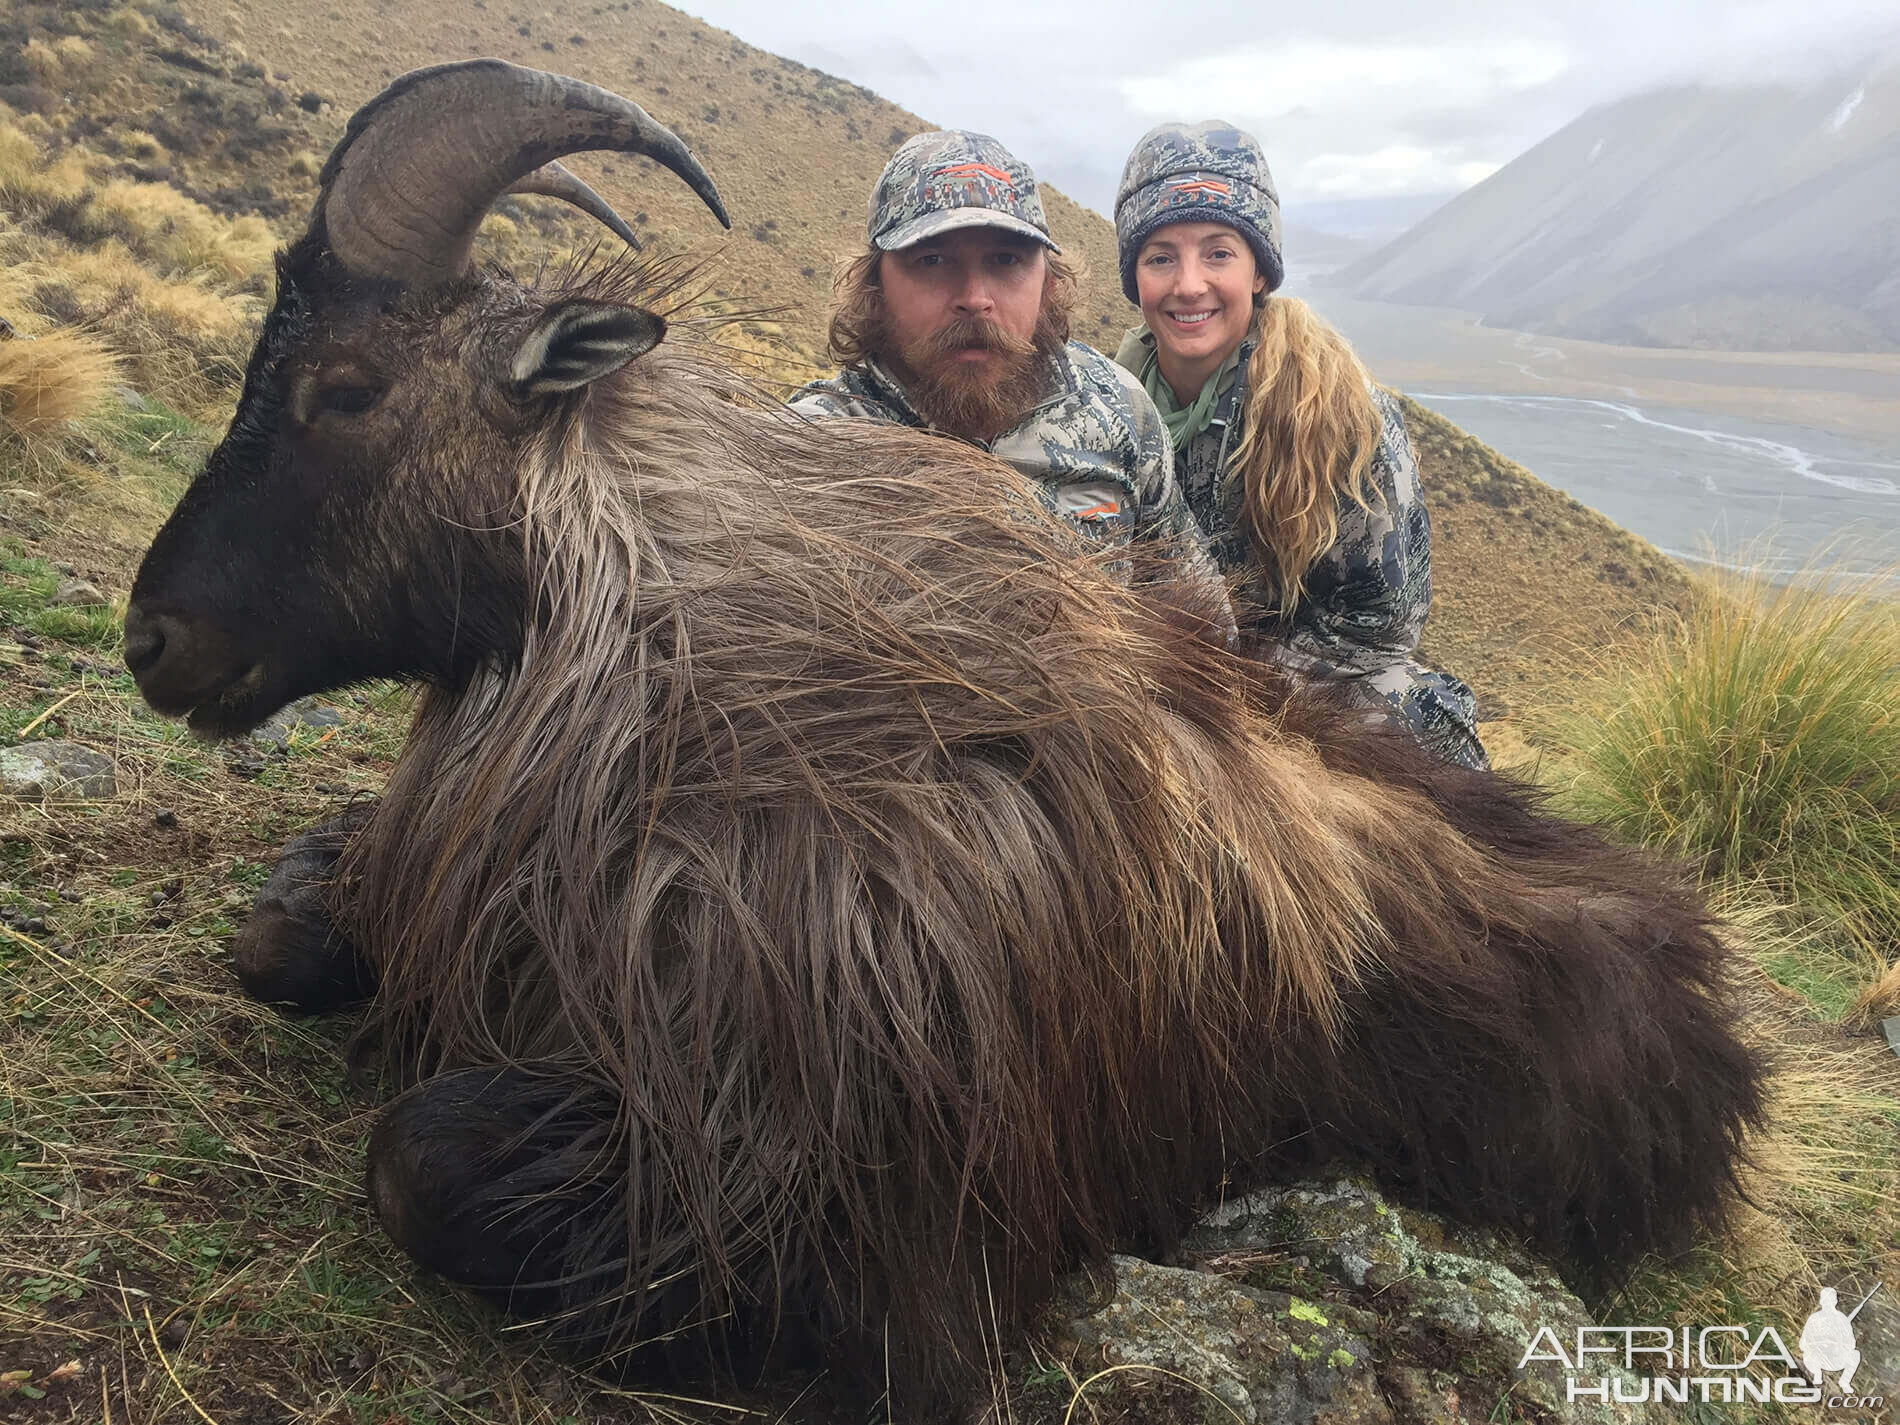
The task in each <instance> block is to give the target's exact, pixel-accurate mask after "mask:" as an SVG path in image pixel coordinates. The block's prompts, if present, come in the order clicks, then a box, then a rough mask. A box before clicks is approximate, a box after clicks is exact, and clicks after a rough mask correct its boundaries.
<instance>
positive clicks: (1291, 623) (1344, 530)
mask: <svg viewBox="0 0 1900 1425" xmlns="http://www.w3.org/2000/svg"><path fill="white" fill-rule="evenodd" d="M1152 341H1153V338H1152V337H1151V336H1149V335H1148V333H1147V331H1146V329H1145V328H1137V329H1135V330H1134V331H1132V332H1130V333H1129V334H1128V336H1127V338H1126V339H1125V340H1124V341H1123V342H1122V345H1121V348H1120V350H1118V351H1117V352H1116V357H1115V359H1116V361H1117V362H1119V363H1120V364H1121V365H1123V366H1124V367H1126V368H1130V369H1133V370H1139V369H1140V368H1141V366H1142V365H1143V364H1145V362H1146V359H1147V354H1148V350H1149V344H1150V343H1151V342H1152ZM1253 346H1254V344H1253V342H1252V341H1251V340H1248V341H1244V342H1242V343H1241V345H1240V347H1239V349H1238V351H1237V352H1236V353H1235V354H1234V356H1233V357H1232V358H1230V361H1231V363H1232V369H1233V371H1234V372H1235V373H1236V375H1237V376H1238V377H1240V378H1241V379H1236V380H1235V381H1234V382H1233V383H1232V385H1231V386H1230V387H1229V388H1228V389H1227V391H1226V392H1225V393H1224V394H1223V395H1222V396H1221V398H1220V400H1219V402H1218V403H1217V404H1216V407H1215V411H1214V418H1213V420H1211V421H1210V422H1209V423H1208V426H1207V428H1206V429H1205V430H1203V431H1202V432H1201V433H1200V434H1199V435H1197V436H1194V437H1192V438H1191V439H1189V440H1186V441H1184V442H1182V446H1181V449H1180V450H1178V451H1176V452H1175V477H1176V480H1177V481H1178V483H1179V484H1180V487H1181V493H1182V496H1183V497H1184V498H1185V499H1186V501H1187V505H1188V509H1189V510H1190V511H1191V512H1192V514H1193V516H1194V519H1195V521H1196V522H1197V523H1198V524H1199V525H1200V526H1201V529H1202V530H1203V531H1204V532H1205V533H1206V534H1207V536H1208V541H1207V543H1208V549H1209V551H1210V552H1211V553H1212V554H1213V556H1214V560H1215V563H1216V564H1217V565H1218V567H1219V568H1220V570H1221V572H1222V573H1223V574H1227V575H1230V576H1237V577H1239V578H1240V579H1241V580H1242V581H1243V582H1242V585H1241V587H1242V588H1243V589H1244V590H1245V591H1246V593H1247V594H1248V595H1249V596H1250V597H1249V598H1248V599H1247V600H1246V601H1244V602H1243V603H1242V604H1240V605H1239V606H1238V607H1237V609H1236V612H1237V613H1238V614H1239V616H1240V619H1241V632H1242V634H1243V635H1244V636H1247V637H1248V638H1250V639H1257V640H1259V641H1260V643H1261V644H1263V645H1264V646H1266V647H1267V648H1268V649H1269V650H1270V651H1269V654H1268V656H1270V657H1271V658H1272V659H1273V661H1274V662H1276V663H1279V664H1281V665H1282V666H1284V667H1286V668H1287V669H1289V670H1290V671H1292V672H1294V673H1296V674H1298V675H1300V676H1302V677H1308V678H1324V679H1327V680H1328V681H1331V682H1335V683H1337V684H1339V685H1340V686H1342V687H1343V688H1345V689H1347V690H1348V695H1349V696H1350V697H1351V699H1352V700H1353V701H1354V702H1355V703H1358V704H1360V705H1361V706H1364V707H1367V708H1373V709H1377V710H1379V711H1381V712H1384V713H1388V714H1389V715H1391V716H1394V717H1397V718H1399V719H1402V720H1403V721H1404V723H1405V724H1406V726H1408V727H1410V728H1411V729H1412V731H1413V733H1414V734H1415V735H1416V736H1417V737H1418V739H1419V740H1420V741H1421V742H1422V743H1424V744H1425V746H1426V747H1428V748H1430V749H1431V750H1432V751H1433V752H1435V753H1437V754H1438V755H1439V756H1441V757H1443V758H1444V759H1445V760H1447V761H1449V762H1455V763H1458V764H1459V765H1461V766H1466V767H1487V766H1489V765H1490V762H1489V759H1488V758H1487V757H1486V755H1485V751H1484V745H1483V744H1482V743H1481V742H1480V741H1479V740H1478V730H1477V726H1478V713H1477V698H1476V696H1475V695H1474V694H1473V693H1472V691H1471V689H1470V688H1469V687H1468V686H1466V685H1465V684H1464V683H1462V682H1460V681H1459V680H1458V679H1457V678H1454V677H1452V676H1451V675H1450V674H1448V673H1441V672H1438V671H1437V670H1435V669H1432V668H1427V667H1425V666H1424V665H1423V664H1422V663H1420V662H1418V661H1417V660H1416V659H1415V658H1414V657H1413V656H1412V655H1413V654H1414V653H1415V652H1416V651H1417V649H1418V640H1419V635H1420V633H1421V632H1422V631H1423V630H1424V627H1425V618H1426V615H1427V614H1428V613H1429V612H1430V610H1431V603H1432V522H1431V516H1430V514H1428V513H1427V511H1426V508H1425V501H1424V497H1423V492H1422V491H1421V489H1420V487H1419V479H1418V458H1417V456H1416V455H1415V454H1414V453H1413V450H1412V441H1411V438H1410V437H1409V436H1408V435H1407V434H1406V433H1405V417H1404V414H1403V413H1402V412H1401V411H1400V409H1399V403H1398V401H1397V400H1395V399H1394V398H1393V397H1392V396H1391V395H1390V394H1388V393H1387V392H1385V391H1382V390H1380V389H1379V388H1378V387H1376V386H1375V387H1373V388H1372V398H1373V403H1374V404H1375V405H1376V406H1377V408H1378V410H1379V414H1380V416H1381V418H1382V419H1383V422H1384V432H1383V435H1382V436H1381V438H1380V441H1379V449H1378V451H1377V452H1376V453H1375V454H1374V456H1373V460H1372V468H1371V472H1370V484H1371V487H1372V499H1371V506H1372V508H1371V509H1370V510H1367V509H1362V508H1360V506H1359V504H1358V503H1357V502H1356V501H1354V500H1351V499H1349V498H1347V497H1346V496H1344V495H1342V496H1341V497H1340V500H1339V511H1338V513H1339V537H1338V539H1337V540H1335V542H1334V543H1333V546H1332V547H1331V548H1330V549H1328V550H1327V551H1326V552H1325V553H1324V554H1322V555H1321V556H1320V557H1319V559H1318V560H1317V561H1316V562H1315V563H1314V565H1313V567H1312V568H1311V569H1309V570H1308V571H1307V575H1306V587H1305V590H1304V592H1303V593H1302V595H1301V598H1300V602H1299V605H1298V607H1296V608H1295V609H1294V610H1293V611H1292V614H1291V616H1290V617H1286V618H1282V617H1281V615H1280V613H1279V612H1278V610H1277V609H1276V608H1275V607H1274V598H1273V595H1272V593H1271V591H1269V590H1267V589H1266V588H1265V587H1264V585H1263V583H1262V582H1261V580H1260V578H1259V574H1258V570H1257V568H1256V566H1255V564H1254V559H1253V550H1252V548H1251V547H1250V545H1249V542H1248V539H1247V535H1246V532H1245V530H1244V529H1243V528H1242V527H1241V521H1240V518H1239V513H1240V510H1239V506H1240V490H1241V486H1240V484H1239V482H1238V481H1229V480H1226V479H1224V478H1223V472H1224V467H1225V466H1226V464H1227V460H1228V457H1229V455H1230V454H1231V452H1232V451H1233V450H1234V449H1235V448H1236V447H1238V446H1239V444H1240V439H1241V429H1240V426H1241V419H1240V415H1241V412H1242V410H1243V408H1244V406H1245V402H1246V386H1247V383H1246V381H1245V379H1244V373H1245V371H1246V369H1247V368H1246V362H1247V359H1248V358H1249V357H1251V356H1252V355H1253Z"/></svg>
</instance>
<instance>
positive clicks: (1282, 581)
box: [1227, 297, 1384, 613]
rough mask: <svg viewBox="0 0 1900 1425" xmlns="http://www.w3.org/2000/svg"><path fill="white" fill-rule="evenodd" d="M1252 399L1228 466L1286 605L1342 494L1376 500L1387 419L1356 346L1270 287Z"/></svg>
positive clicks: (1256, 547) (1264, 576) (1322, 542)
mask: <svg viewBox="0 0 1900 1425" xmlns="http://www.w3.org/2000/svg"><path fill="white" fill-rule="evenodd" d="M1254 331H1255V336H1256V338H1257V340H1258V342H1259V345H1258V346H1256V347H1255V348H1254V354H1253V359H1252V361H1251V362H1250V363H1249V364H1248V368H1247V371H1248V390H1247V409H1246V413H1245V415H1244V416H1243V418H1242V430H1243V432H1244V434H1243V435H1242V437H1241V441H1240V445H1239V447H1238V448H1237V449H1236V450H1235V451H1234V452H1233V454H1232V455H1231V456H1230V457H1229V462H1228V466H1227V468H1228V470H1229V471H1232V472H1233V473H1234V475H1235V476H1237V477H1238V478H1239V479H1240V480H1241V481H1242V486H1241V501H1240V509H1241V514H1240V518H1241V521H1242V523H1243V526H1244V527H1245V529H1246V531H1247V539H1248V542H1249V543H1250V544H1251V545H1252V546H1253V551H1254V558H1255V560H1256V561H1257V562H1258V564H1259V566H1260V575H1261V587H1262V590H1263V592H1265V593H1267V594H1268V595H1270V596H1271V597H1272V599H1273V602H1274V605H1275V607H1277V608H1279V609H1280V610H1281V611H1282V612H1283V613H1285V612H1290V611H1291V610H1292V609H1293V607H1294V606H1295V604H1297V603H1298V601H1299V597H1300V594H1301V592H1302V591H1303V590H1304V589H1305V587H1306V573H1307V570H1309V569H1311V568H1312V567H1313V562H1314V561H1315V560H1316V559H1318V558H1319V557H1320V555H1321V554H1323V553H1325V551H1326V550H1327V548H1328V547H1330V546H1331V544H1332V543H1333V541H1334V540H1335V539H1337V538H1338V537H1339V496H1340V495H1341V493H1344V494H1345V495H1346V496H1347V497H1348V498H1349V499H1351V500H1353V501H1354V502H1356V503H1357V504H1359V505H1360V506H1362V507H1366V508H1369V507H1370V495H1371V490H1370V482H1369V481H1368V479H1367V474H1368V472H1369V471H1370V470H1371V468H1372V457H1373V455H1374V454H1375V453H1376V452H1377V450H1378V448H1379V439H1380V434H1381V432H1382V429H1383V425H1384V423H1383V421H1382V420H1381V419H1380V416H1379V411H1378V407H1376V406H1375V405H1374V404H1373V401H1372V389H1371V386H1370V384H1369V378H1368V377H1367V375H1366V368H1365V366H1364V365H1363V364H1362V363H1361V362H1360V360H1359V357H1358V356H1357V354H1355V353H1354V351H1353V349H1352V346H1351V345H1350V344H1349V343H1348V342H1347V341H1346V339H1345V338H1344V337H1343V336H1341V335H1340V334H1339V333H1338V332H1336V331H1334V330H1333V328H1332V327H1330V326H1328V325H1327V324H1326V323H1325V322H1324V321H1322V320H1321V319H1320V317H1319V315H1318V314H1317V313H1316V312H1314V310H1313V309H1312V308H1311V307H1309V306H1307V305H1306V303H1304V302H1302V301H1300V300H1299V299H1298V298H1295V297H1268V298H1267V299H1266V301H1265V304H1264V305H1263V306H1262V308H1261V311H1260V314H1259V316H1258V317H1257V318H1256V319H1255V323H1254Z"/></svg>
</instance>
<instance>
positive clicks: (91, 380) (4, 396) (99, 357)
mask: <svg viewBox="0 0 1900 1425" xmlns="http://www.w3.org/2000/svg"><path fill="white" fill-rule="evenodd" d="M118 379H119V362H118V359H117V358H116V357H114V356H113V355H112V353H111V352H109V351H107V350H106V349H105V348H104V347H103V346H101V345H100V344H99V343H98V342H96V341H94V340H93V339H92V338H91V337H89V336H86V335H84V334H82V333H80V332H52V333H49V334H48V335H46V336H43V337H39V338H37V339H26V338H18V339H15V340H13V341H7V342H0V422H5V424H6V425H7V426H8V427H9V428H10V429H12V430H13V431H15V432H16V433H18V434H20V435H25V436H43V435H47V434H49V433H51V432H52V431H54V430H57V429H58V428H59V427H61V426H64V425H67V424H68V423H70V422H72V421H74V420H77V419H78V418H79V417H81V416H84V415H88V414H90V413H91V412H93V411H95V410H97V409H98V408H99V406H100V405H101V403H103V402H104V400H105V399H106V397H107V395H108V394H109V393H110V392H111V390H112V388H113V387H114V386H115V385H116V384H117V383H118Z"/></svg>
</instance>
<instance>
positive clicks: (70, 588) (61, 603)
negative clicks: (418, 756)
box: [46, 579, 112, 609]
mask: <svg viewBox="0 0 1900 1425" xmlns="http://www.w3.org/2000/svg"><path fill="white" fill-rule="evenodd" d="M46 602H47V605H48V606H49V607H51V608H55V609H77V608H94V607H97V606H98V605H100V604H109V603H111V602H112V600H110V599H108V598H107V597H106V596H105V595H104V594H102V593H101V592H100V591H99V590H98V589H97V588H96V587H95V586H93V585H91V584H88V583H87V582H86V581H85V580H84V579H61V580H60V581H59V587H58V588H57V589H55V590H53V597H52V598H50V599H48V600H47V601H46Z"/></svg>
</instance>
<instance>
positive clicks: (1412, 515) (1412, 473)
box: [1273, 388, 1432, 702]
mask: <svg viewBox="0 0 1900 1425" xmlns="http://www.w3.org/2000/svg"><path fill="white" fill-rule="evenodd" d="M1373 401H1374V404H1375V405H1376V406H1377V408H1378V410H1379V413H1380V415H1381V417H1382V418H1383V431H1382V434H1381V437H1380V441H1379V449H1378V451H1377V453H1376V454H1375V455H1374V456H1373V461H1372V467H1371V478H1370V481H1369V485H1370V487H1371V488H1370V490H1369V494H1370V500H1369V504H1370V508H1363V507H1361V506H1360V505H1359V503H1358V502H1357V501H1356V500H1353V499H1350V498H1348V497H1343V496H1342V497H1341V499H1340V502H1339V536H1338V538H1337V539H1336V540H1335V541H1334V542H1333V545H1332V547H1331V548H1330V549H1328V550H1327V551H1326V552H1325V553H1324V554H1322V555H1321V556H1320V557H1319V559H1318V560H1316V561H1315V562H1314V564H1313V567H1312V568H1311V569H1309V570H1308V571H1307V576H1306V590H1305V593H1304V595H1303V596H1302V598H1301V600H1300V604H1299V607H1298V608H1297V609H1296V610H1295V611H1294V615H1293V618H1292V620H1291V623H1290V626H1289V627H1288V628H1287V629H1286V630H1285V631H1284V632H1283V633H1282V635H1281V640H1280V643H1279V646H1278V647H1277V648H1276V649H1275V650H1274V654H1273V656H1274V659H1275V661H1277V662H1280V663H1282V664H1283V665H1285V666H1286V667H1287V668H1288V669H1290V670H1291V671H1293V672H1296V673H1299V674H1301V675H1303V676H1306V677H1322V678H1335V679H1341V680H1344V681H1347V682H1349V683H1357V684H1358V685H1359V686H1360V687H1362V688H1363V689H1364V691H1365V692H1366V693H1367V694H1369V695H1371V696H1369V697H1368V699H1367V701H1371V700H1372V698H1373V697H1374V696H1376V697H1377V699H1378V700H1380V701H1387V702H1389V701H1392V698H1393V693H1394V692H1396V691H1398V690H1399V689H1401V688H1402V686H1403V685H1404V684H1405V683H1406V682H1407V681H1409V680H1408V678H1407V677H1406V671H1407V670H1408V669H1409V667H1410V665H1411V659H1412V656H1413V654H1414V653H1415V651H1416V650H1417V648H1418V640H1419V635H1420V633H1421V632H1422V631H1423V630H1424V627H1425V616H1426V614H1427V613H1428V612H1429V611H1430V609H1431V602H1432V556H1431V543H1432V526H1431V516H1430V515H1429V514H1427V513H1426V509H1425V502H1424V498H1423V496H1422V494H1421V492H1420V490H1419V483H1418V460H1417V457H1416V456H1415V454H1414V453H1413V450H1412V442H1411V438H1410V437H1409V436H1407V434H1406V432H1405V417H1404V416H1403V414H1401V412H1400V410H1399V404H1398V402H1397V401H1396V400H1394V399H1393V398H1392V397H1391V396H1389V395H1388V394H1387V393H1386V392H1384V391H1381V390H1377V389H1376V388H1375V390H1374V391H1373ZM1388 684H1390V685H1391V686H1390V687H1389V688H1388V687H1387V686H1386V685H1388Z"/></svg>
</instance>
